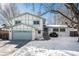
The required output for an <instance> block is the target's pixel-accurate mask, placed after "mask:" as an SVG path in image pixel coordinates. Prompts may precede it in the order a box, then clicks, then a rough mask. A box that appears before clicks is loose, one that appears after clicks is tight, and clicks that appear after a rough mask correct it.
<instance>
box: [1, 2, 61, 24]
mask: <svg viewBox="0 0 79 59" xmlns="http://www.w3.org/2000/svg"><path fill="white" fill-rule="evenodd" d="M16 5H17V7H18V8H17V9H18V10H19V11H20V12H21V13H24V12H32V13H33V10H32V9H33V8H32V7H33V6H32V4H27V3H26V4H24V3H17V4H16ZM26 5H28V6H26ZM60 5H61V4H58V3H57V4H55V6H52V8H53V9H56V8H60ZM40 10H41V12H44V11H45V8H44V7H43V6H42V7H40V5H39V4H38V3H36V4H35V12H34V14H35V13H37V12H39V11H40ZM43 17H44V18H46V19H47V21H48V22H49V23H52V21H53V20H54V14H53V13H47V14H45V15H44V16H43ZM51 17H52V19H50V18H51ZM2 22H3V21H0V23H2Z"/></svg>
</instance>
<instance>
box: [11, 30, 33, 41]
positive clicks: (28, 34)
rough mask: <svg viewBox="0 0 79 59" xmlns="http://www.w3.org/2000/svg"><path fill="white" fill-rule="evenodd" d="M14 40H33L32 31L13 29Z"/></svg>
mask: <svg viewBox="0 0 79 59" xmlns="http://www.w3.org/2000/svg"><path fill="white" fill-rule="evenodd" d="M12 39H13V40H32V31H13V34H12Z"/></svg>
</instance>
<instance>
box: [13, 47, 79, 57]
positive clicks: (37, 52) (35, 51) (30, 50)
mask: <svg viewBox="0 0 79 59" xmlns="http://www.w3.org/2000/svg"><path fill="white" fill-rule="evenodd" d="M12 56H79V52H75V51H67V50H48V49H43V48H36V47H33V46H28V47H26V46H24V47H22V48H21V49H19V50H18V51H16V52H14V53H13V54H12Z"/></svg>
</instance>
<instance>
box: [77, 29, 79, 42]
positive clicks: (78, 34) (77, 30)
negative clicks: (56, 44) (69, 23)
mask: <svg viewBox="0 0 79 59" xmlns="http://www.w3.org/2000/svg"><path fill="white" fill-rule="evenodd" d="M77 31H78V41H77V42H79V28H78V30H77Z"/></svg>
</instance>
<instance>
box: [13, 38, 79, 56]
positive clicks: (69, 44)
mask: <svg viewBox="0 0 79 59" xmlns="http://www.w3.org/2000/svg"><path fill="white" fill-rule="evenodd" d="M12 55H14V56H79V43H78V42H77V37H58V38H51V39H50V40H45V41H31V42H29V43H28V44H26V45H25V46H23V47H22V48H21V49H19V50H17V51H16V52H15V53H13V54H12Z"/></svg>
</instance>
